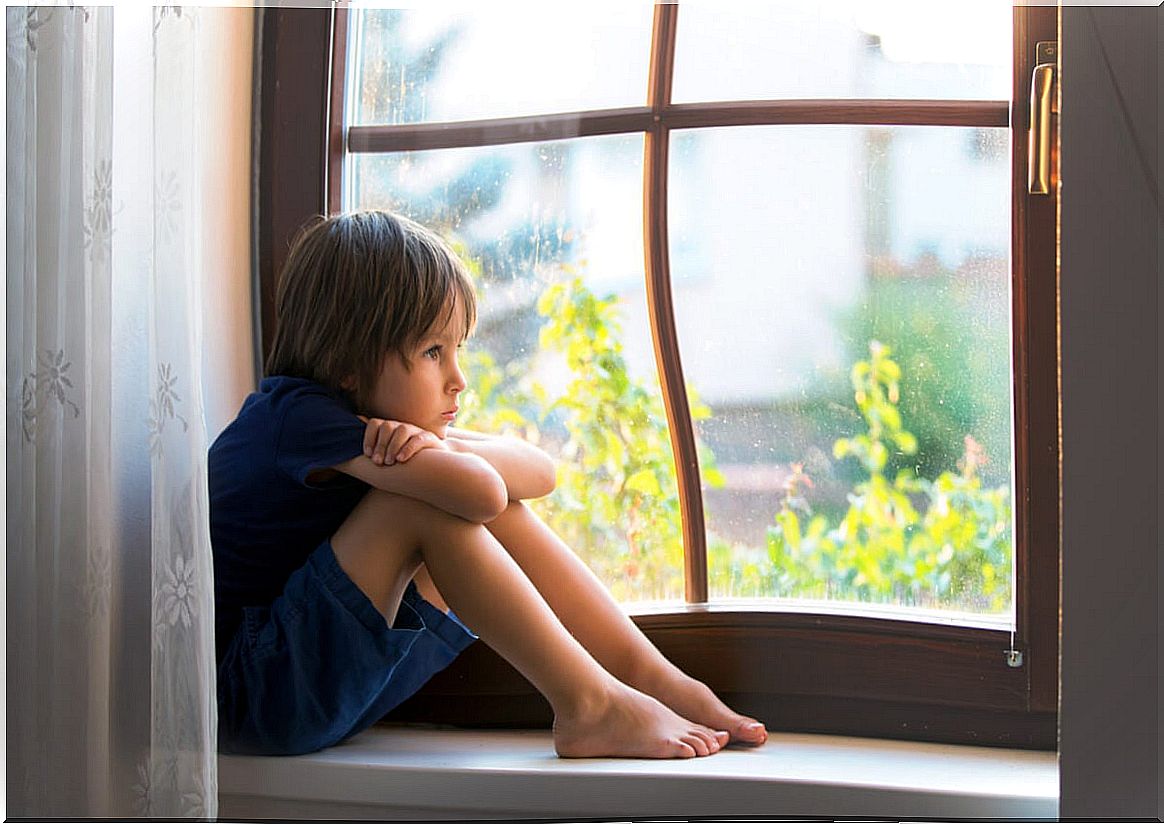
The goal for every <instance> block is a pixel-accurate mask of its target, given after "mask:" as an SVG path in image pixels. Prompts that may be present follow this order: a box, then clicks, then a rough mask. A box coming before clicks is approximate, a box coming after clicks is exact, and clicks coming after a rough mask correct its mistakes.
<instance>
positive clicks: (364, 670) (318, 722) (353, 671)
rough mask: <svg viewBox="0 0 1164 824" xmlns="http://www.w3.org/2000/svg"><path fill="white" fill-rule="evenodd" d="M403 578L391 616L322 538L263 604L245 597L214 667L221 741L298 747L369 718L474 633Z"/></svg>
mask: <svg viewBox="0 0 1164 824" xmlns="http://www.w3.org/2000/svg"><path fill="white" fill-rule="evenodd" d="M476 638H477V636H476V635H474V634H473V633H472V632H471V631H470V630H469V629H468V628H466V627H465V625H464V624H462V623H461V622H460V621H459V620H457V617H456V616H455V615H453V613H452V612H449V613H448V614H447V615H446V614H445V613H444V612H442V611H441V610H439V609H437V608H436V607H434V606H433V605H432V604H430V603H429V602H428V601H426V600H424V599H423V598H422V597H421V596H420V593H419V592H417V590H416V585H415V584H413V583H411V582H409V584H408V588H407V590H406V591H405V593H404V597H403V598H402V599H401V601H400V609H399V610H398V611H397V614H396V621H395V622H394V626H391V627H389V626H388V622H387V621H386V620H385V619H384V616H383V615H382V614H381V613H380V611H379V610H377V609H376V608H375V607H374V606H373V605H372V602H371V601H369V600H368V597H367V596H366V595H364V593H363V591H361V590H360V588H359V587H357V586H356V585H355V584H354V583H353V582H352V580H351V578H349V577H348V576H347V574H346V573H345V572H344V571H343V570H342V569H341V568H340V565H339V562H338V561H336V557H335V553H334V552H333V551H332V548H331V542H330V541H324V543H323V544H321V545H320V546H319V548H318V549H316V550H315V551H314V552H313V553H312V554H311V556H310V557H309V558H308V559H307V563H306V564H304V565H303V567H301V568H300V569H299V570H297V571H296V572H295V573H294V574H292V576H291V577H290V578H289V579H288V580H287V584H286V586H285V587H284V588H283V594H282V595H281V596H279V597H278V598H276V599H275V601H274V603H272V604H271V605H270V606H269V607H249V608H247V609H245V610H244V611H243V621H242V624H241V626H240V627H239V629H238V631H237V632H236V634H235V637H234V638H233V639H232V640H231V643H230V645H229V647H228V648H227V650H226V653H225V655H224V656H223V659H222V662H221V663H220V664H219V667H218V740H219V750H220V751H222V752H229V753H246V754H252V755H299V754H302V753H307V752H314V751H315V750H319V749H322V748H324V747H329V746H332V745H333V744H338V743H339V742H340V741H343V740H344V739H346V738H349V737H351V736H353V735H355V734H356V733H358V732H360V731H361V730H364V729H366V728H368V727H370V726H371V725H372V724H374V723H376V721H378V720H379V719H380V718H381V717H382V716H383V715H384V714H385V713H387V712H388V711H389V710H391V709H392V708H393V707H395V706H396V705H397V704H399V703H401V702H402V701H404V700H405V699H406V698H408V697H409V696H411V695H412V694H413V693H415V692H416V691H417V690H418V689H420V688H421V686H423V685H424V683H425V682H426V681H428V679H429V678H431V677H432V676H433V675H435V674H436V673H438V672H440V671H441V670H442V669H444V668H445V667H447V666H448V665H449V664H450V663H451V662H452V660H453V659H454V658H456V657H457V655H458V653H460V652H461V650H463V649H464V648H465V647H467V646H468V645H469V644H471V643H472V642H473V641H474V640H476Z"/></svg>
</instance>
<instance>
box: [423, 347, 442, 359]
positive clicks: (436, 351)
mask: <svg viewBox="0 0 1164 824" xmlns="http://www.w3.org/2000/svg"><path fill="white" fill-rule="evenodd" d="M424 356H425V357H426V358H432V359H433V360H436V359H437V358H439V357H440V356H441V348H440V347H439V346H430V347H429V348H428V349H425V350H424Z"/></svg>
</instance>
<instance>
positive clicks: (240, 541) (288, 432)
mask: <svg viewBox="0 0 1164 824" xmlns="http://www.w3.org/2000/svg"><path fill="white" fill-rule="evenodd" d="M363 453H364V423H363V422H362V421H361V420H360V419H359V418H358V417H356V413H355V411H354V410H353V409H352V406H351V404H350V403H349V402H348V401H347V399H346V398H345V397H344V396H343V395H342V394H340V393H337V392H333V391H332V390H330V389H328V388H326V387H325V386H322V385H321V384H318V383H315V382H314V381H310V380H306V379H304V378H289V377H284V376H281V375H276V376H274V377H270V378H265V379H264V380H263V382H262V383H261V384H260V385H259V391H258V392H254V393H252V394H251V395H249V396H248V397H247V399H246V401H244V402H243V406H242V409H241V410H240V411H239V413H238V417H236V418H235V419H234V420H233V421H232V422H231V423H230V425H229V426H227V427H226V429H224V430H223V431H222V434H221V435H219V436H218V438H217V439H216V440H215V441H214V444H213V445H212V446H211V447H210V455H209V467H208V474H209V477H208V483H209V487H210V540H211V544H212V546H213V550H214V602H215V612H216V615H215V638H216V646H217V648H218V660H220V661H221V660H222V655H223V653H224V652H225V651H226V648H227V646H228V645H229V644H230V641H231V639H232V638H233V637H234V634H235V632H236V631H237V629H238V627H239V625H240V624H241V622H242V614H243V613H242V610H243V608H244V607H252V606H257V607H265V606H269V605H270V604H271V603H272V602H273V601H274V600H275V599H276V598H277V597H278V596H279V595H280V594H281V593H282V591H283V585H284V584H285V583H286V582H287V579H288V578H290V577H291V574H292V573H293V572H295V570H297V569H299V568H300V567H301V566H303V564H304V563H305V562H306V561H307V557H308V556H309V555H310V554H311V553H312V552H313V551H314V550H315V549H316V548H317V547H318V546H319V545H320V544H321V543H322V542H323V541H324V540H325V539H327V538H330V537H331V536H332V534H333V533H334V532H335V531H336V529H337V528H339V526H340V524H342V523H343V522H344V520H345V519H346V518H347V517H348V515H349V514H350V513H351V511H352V510H353V509H354V508H355V506H356V504H358V503H359V502H360V499H361V498H363V497H364V495H365V493H366V492H367V491H368V489H369V487H368V485H367V484H365V483H363V482H362V481H360V480H357V479H356V478H353V477H351V476H350V475H345V474H343V473H338V474H337V475H336V476H335V477H333V478H330V479H328V480H327V481H323V482H318V483H308V481H307V476H308V475H309V474H310V473H311V472H312V471H313V470H317V469H324V468H327V467H331V466H335V465H336V464H339V463H343V462H344V461H346V460H349V459H351V458H354V457H355V456H357V455H362V454H363Z"/></svg>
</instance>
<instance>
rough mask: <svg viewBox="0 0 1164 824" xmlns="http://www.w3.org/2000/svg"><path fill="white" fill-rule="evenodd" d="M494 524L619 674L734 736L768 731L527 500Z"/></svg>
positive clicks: (572, 627)
mask: <svg viewBox="0 0 1164 824" xmlns="http://www.w3.org/2000/svg"><path fill="white" fill-rule="evenodd" d="M487 527H488V528H489V531H490V532H492V533H493V534H494V535H495V536H496V537H497V539H498V540H499V541H500V542H501V544H502V545H503V546H504V547H505V548H506V550H508V551H509V553H510V554H511V555H512V556H513V558H514V560H516V561H517V563H518V564H519V565H520V566H521V568H522V570H524V571H525V574H526V575H528V576H529V579H530V581H532V582H533V584H534V586H536V587H537V588H538V591H539V592H541V594H542V596H543V597H544V598H545V599H546V602H547V603H548V604H549V605H550V607H551V608H553V610H554V612H555V613H557V615H558V617H559V618H560V619H561V620H562V623H563V624H565V626H566V628H567V629H568V630H569V631H570V632H571V633H572V634H573V635H574V637H575V638H577V639H578V640H579V641H580V642H581V643H582V646H584V647H585V648H586V649H587V650H589V651H590V653H591V654H592V655H593V656H594V657H595V658H596V659H597V660H598V662H599V663H600V664H602V665H603V666H604V667H606V669H608V670H609V671H610V672H611V673H612V674H613V675H614V676H615V677H616V678H618V679H620V680H621V681H623V682H625V683H627V684H629V685H631V686H632V687H634V688H636V689H638V690H641V691H642V692H645V693H647V694H648V695H652V696H654V697H655V698H658V699H659V700H660V701H662V702H663V703H664V704H666V705H667V706H669V707H670V708H671V709H673V710H675V712H677V713H679V714H680V715H682V716H683V717H685V718H690V719H693V720H695V721H698V722H699V723H701V724H706V725H707V726H709V727H711V728H712V729H717V730H727V731H728V732H729V733H730V734H731V739H732V740H733V741H738V742H742V743H749V744H761V743H763V742H764V741H765V740H766V739H767V732H766V731H765V729H764V726H763V725H762V724H760V723H759V722H758V721H756V720H755V719H752V718H748V717H746V716H743V715H739V714H738V713H735V712H732V711H731V710H730V709H728V707H727V706H726V705H724V703H723V702H722V701H720V700H719V699H718V698H716V696H715V694H714V693H713V692H712V691H711V690H710V689H708V688H707V686H706V685H704V684H703V683H701V682H699V681H696V680H695V679H693V678H690V677H688V676H687V675H686V674H684V673H683V672H682V671H681V670H680V669H679V668H678V667H676V666H675V665H674V664H672V663H671V662H670V661H668V660H667V659H666V658H664V657H663V655H662V653H660V652H659V650H658V649H657V648H656V647H655V646H654V645H653V644H652V643H651V642H650V641H649V640H648V639H647V638H646V636H645V635H643V633H642V632H641V631H640V630H639V628H638V627H637V626H635V624H634V622H633V621H631V620H630V618H629V617H628V616H627V615H626V613H625V612H623V611H622V609H621V608H620V607H619V606H618V604H617V603H616V602H615V600H614V599H613V598H612V597H611V595H610V593H609V592H607V590H606V587H605V586H603V584H602V582H600V581H599V580H598V578H597V577H595V575H594V573H592V572H591V571H590V569H589V568H588V567H587V566H586V564H584V563H583V562H582V560H581V559H580V558H578V556H577V555H575V554H574V553H573V552H572V551H571V550H570V548H569V547H567V546H566V544H565V543H563V542H562V540H561V539H560V538H559V537H558V536H557V535H556V534H555V533H554V531H553V530H551V529H550V528H549V527H548V526H547V525H546V524H545V523H544V522H543V521H542V520H541V519H540V518H538V517H537V515H535V514H534V513H533V512H532V511H531V510H530V509H529V508H528V507H527V506H525V505H524V504H522V503H520V502H515V503H511V504H510V506H509V508H508V509H506V511H505V512H504V513H502V515H501V516H500V517H499V518H497V519H496V520H494V521H493V522H491V523H489V524H487Z"/></svg>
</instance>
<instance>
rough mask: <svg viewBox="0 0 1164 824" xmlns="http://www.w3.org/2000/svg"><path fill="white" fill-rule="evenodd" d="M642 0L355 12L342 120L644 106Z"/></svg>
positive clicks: (646, 34) (646, 27)
mask: <svg viewBox="0 0 1164 824" xmlns="http://www.w3.org/2000/svg"><path fill="white" fill-rule="evenodd" d="M652 12H653V9H652V7H651V6H650V5H649V4H642V3H628V4H624V5H601V6H587V5H553V6H533V5H521V6H504V5H492V4H491V5H489V6H488V7H473V6H462V7H456V8H440V9H437V10H427V9H421V8H413V9H364V10H362V11H360V12H359V13H358V14H355V15H353V20H354V26H353V28H352V37H351V41H350V42H351V46H350V59H351V63H350V65H351V67H352V68H351V71H352V77H353V97H352V100H351V104H350V105H349V109H348V111H349V113H350V114H349V123H350V124H351V125H357V126H362V125H372V124H399V123H423V122H433V121H453V120H469V119H478V118H498V117H513V116H517V115H529V114H548V113H553V112H564V111H585V110H589V109H599V108H619V107H624V106H645V105H646V99H647V64H648V60H649V56H650V55H649V48H650V42H651V16H652Z"/></svg>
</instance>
